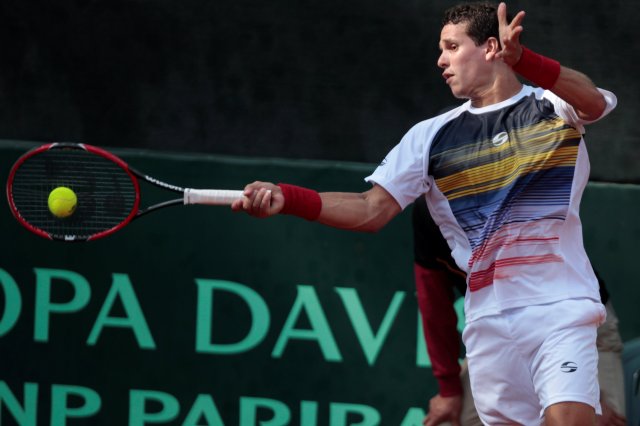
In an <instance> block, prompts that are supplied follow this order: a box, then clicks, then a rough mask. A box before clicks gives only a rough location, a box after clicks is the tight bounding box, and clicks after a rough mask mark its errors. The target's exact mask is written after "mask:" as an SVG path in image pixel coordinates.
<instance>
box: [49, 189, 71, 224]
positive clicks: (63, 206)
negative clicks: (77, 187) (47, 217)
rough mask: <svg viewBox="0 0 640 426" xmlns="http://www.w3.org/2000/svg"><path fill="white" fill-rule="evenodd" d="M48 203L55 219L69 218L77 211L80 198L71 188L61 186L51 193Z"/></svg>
mask: <svg viewBox="0 0 640 426" xmlns="http://www.w3.org/2000/svg"><path fill="white" fill-rule="evenodd" d="M48 203H49V210H50V211H51V213H53V215H54V216H55V217H59V218H63V217H69V216H71V215H72V214H73V212H74V211H75V210H76V206H77V205H78V197H76V193H75V192H73V191H72V190H71V189H70V188H67V187H66V186H59V187H57V188H54V190H53V191H51V192H50V193H49V201H48Z"/></svg>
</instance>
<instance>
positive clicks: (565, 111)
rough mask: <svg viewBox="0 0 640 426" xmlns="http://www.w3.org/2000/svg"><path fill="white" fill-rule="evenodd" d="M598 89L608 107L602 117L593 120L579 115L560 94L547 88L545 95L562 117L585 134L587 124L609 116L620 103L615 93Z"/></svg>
mask: <svg viewBox="0 0 640 426" xmlns="http://www.w3.org/2000/svg"><path fill="white" fill-rule="evenodd" d="M598 91H599V92H600V93H602V96H604V100H605V102H606V107H605V109H604V112H603V113H602V115H601V116H600V117H598V118H597V119H595V120H591V121H587V120H583V119H581V118H580V117H578V114H576V111H575V109H573V107H572V106H571V105H569V104H568V103H567V102H566V101H565V100H563V99H561V98H560V97H558V95H556V94H555V93H553V92H551V91H548V90H547V91H545V92H544V97H545V98H547V99H549V100H550V101H551V102H552V103H553V105H554V108H555V110H556V112H557V113H558V115H559V116H560V117H562V118H563V119H564V120H565V121H567V122H568V123H570V124H572V125H574V126H576V128H577V129H578V131H580V133H583V134H584V132H585V129H584V126H585V125H588V124H591V123H595V122H596V121H599V120H601V119H602V118H604V117H605V116H607V115H608V114H609V113H610V112H611V111H613V109H614V108H615V107H616V105H617V104H618V98H616V95H614V94H613V93H612V92H610V91H608V90H605V89H600V88H598Z"/></svg>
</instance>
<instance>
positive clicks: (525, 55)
mask: <svg viewBox="0 0 640 426" xmlns="http://www.w3.org/2000/svg"><path fill="white" fill-rule="evenodd" d="M512 68H513V70H514V71H515V72H517V73H518V74H520V75H521V76H523V77H524V78H526V79H527V80H529V81H530V82H532V83H534V84H537V85H538V86H540V87H542V88H543V89H551V88H552V87H553V86H554V85H555V84H556V81H557V80H558V76H559V75H560V62H558V61H556V60H553V59H550V58H547V57H546V56H542V55H539V54H537V53H535V52H533V51H531V50H529V49H527V48H526V47H524V46H522V55H521V56H520V60H519V61H518V63H517V64H515V65H514V66H513V67H512Z"/></svg>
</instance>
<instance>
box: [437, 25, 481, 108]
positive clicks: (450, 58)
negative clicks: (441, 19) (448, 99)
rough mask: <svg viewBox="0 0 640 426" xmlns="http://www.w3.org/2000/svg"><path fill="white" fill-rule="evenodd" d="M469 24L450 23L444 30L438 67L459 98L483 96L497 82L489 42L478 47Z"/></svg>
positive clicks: (441, 37)
mask: <svg viewBox="0 0 640 426" xmlns="http://www.w3.org/2000/svg"><path fill="white" fill-rule="evenodd" d="M466 27H467V23H466V22H465V23H460V24H447V25H445V26H444V27H443V28H442V32H441V33H440V43H439V47H440V51H441V52H442V53H441V54H440V57H439V58H438V67H440V68H442V69H443V73H442V76H443V77H444V79H445V81H446V83H447V84H448V85H449V87H450V88H451V92H452V93H453V96H455V97H456V98H464V99H475V98H478V97H480V96H481V95H482V94H483V92H484V91H486V90H487V89H488V88H489V87H490V86H491V83H492V82H493V77H492V72H491V68H490V67H489V62H487V60H486V49H485V47H486V43H485V44H482V45H480V46H476V44H475V42H474V41H473V39H471V38H470V37H469V36H468V35H467V32H466Z"/></svg>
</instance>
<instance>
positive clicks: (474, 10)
mask: <svg viewBox="0 0 640 426" xmlns="http://www.w3.org/2000/svg"><path fill="white" fill-rule="evenodd" d="M507 19H509V18H507ZM465 22H466V23H467V35H468V36H469V37H471V39H472V40H473V41H474V42H475V44H476V46H480V45H481V44H483V43H484V42H485V41H487V40H488V39H489V37H495V38H496V39H497V40H500V33H499V29H498V28H499V27H498V6H497V5H496V4H493V3H489V2H477V3H464V4H459V5H457V6H454V7H452V8H449V9H447V10H446V11H445V12H444V17H443V19H442V26H445V25H447V24H454V25H455V24H461V23H465Z"/></svg>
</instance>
